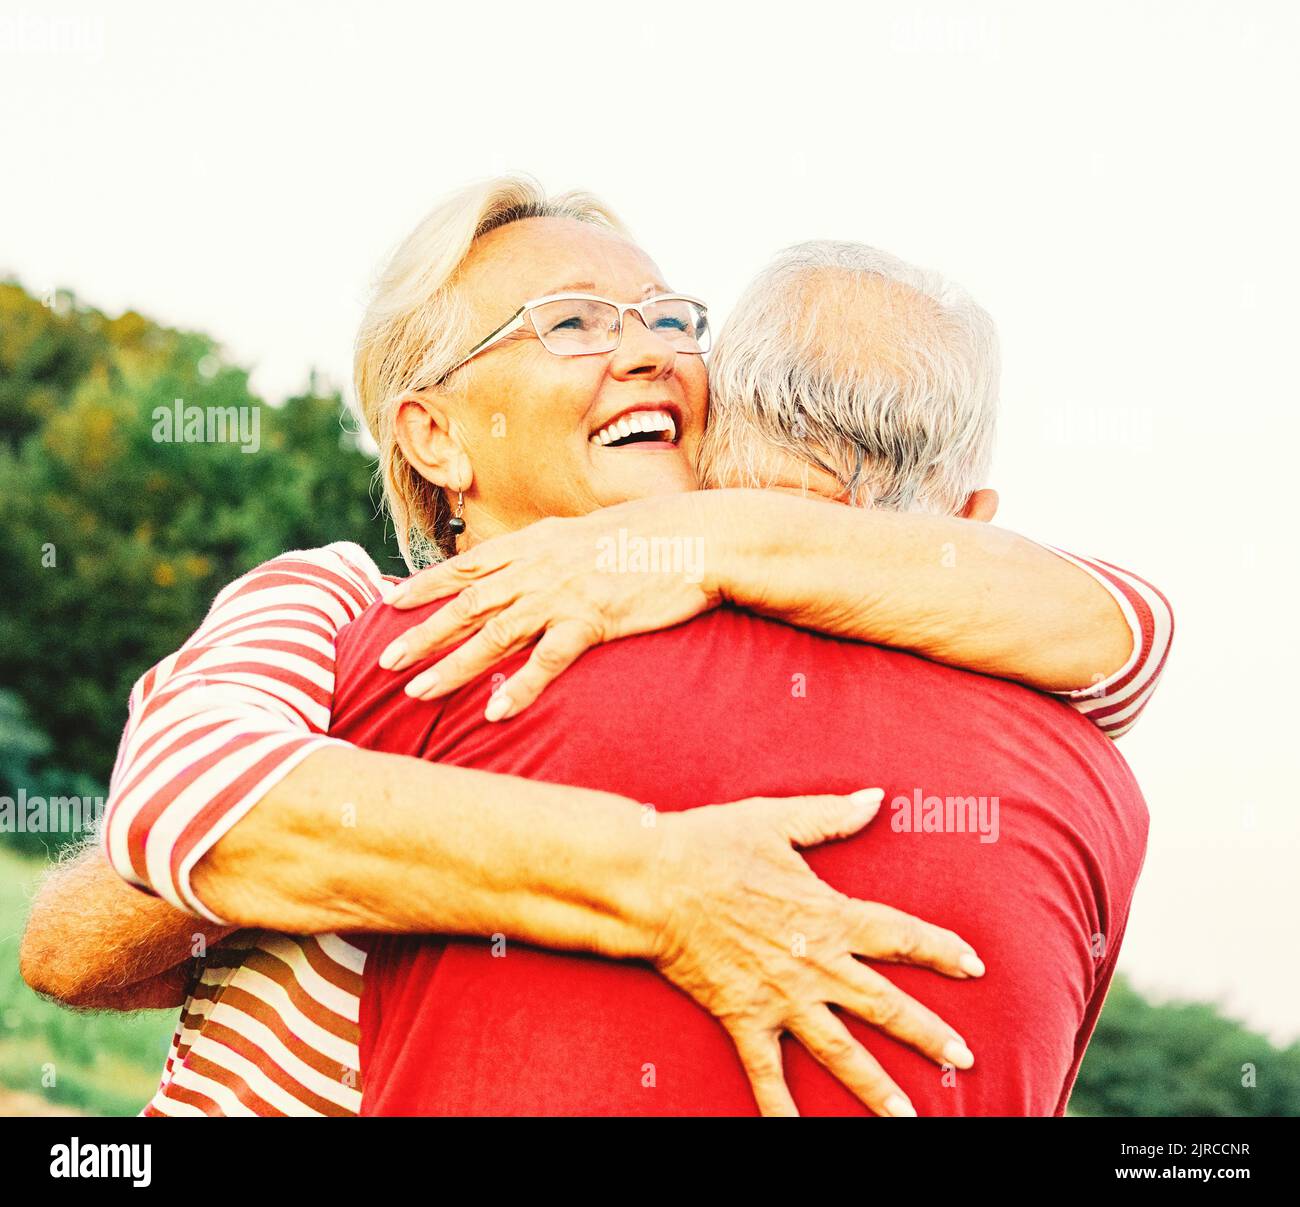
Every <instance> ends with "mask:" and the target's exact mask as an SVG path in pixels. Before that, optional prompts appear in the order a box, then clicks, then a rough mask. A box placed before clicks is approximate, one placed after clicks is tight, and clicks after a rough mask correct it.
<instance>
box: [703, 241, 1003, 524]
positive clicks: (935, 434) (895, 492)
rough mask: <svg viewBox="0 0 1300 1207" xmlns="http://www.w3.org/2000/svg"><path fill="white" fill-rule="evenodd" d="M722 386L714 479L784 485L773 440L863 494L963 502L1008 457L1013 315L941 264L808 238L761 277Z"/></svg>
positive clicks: (889, 501)
mask: <svg viewBox="0 0 1300 1207" xmlns="http://www.w3.org/2000/svg"><path fill="white" fill-rule="evenodd" d="M709 386H710V402H709V425H708V430H707V432H706V433H705V438H704V444H703V446H702V448H701V452H700V473H701V477H702V479H703V481H704V484H705V485H708V486H758V487H762V486H767V485H769V482H767V481H764V480H763V478H764V473H763V471H762V469H761V466H762V465H763V464H764V458H763V457H762V455H761V454H762V451H763V446H764V445H768V446H775V447H776V448H777V449H778V450H780V451H784V452H786V453H788V454H789V455H791V456H792V457H794V458H796V459H798V460H801V461H804V462H806V463H809V464H812V465H815V466H817V467H818V468H820V469H822V470H825V471H827V472H828V473H831V474H833V475H834V476H835V477H836V478H838V479H839V481H840V483H841V484H842V485H843V487H844V497H845V500H846V501H847V502H849V503H851V504H854V505H856V506H874V507H882V508H888V509H890V510H894V511H928V512H935V513H941V514H945V515H951V514H953V513H955V512H957V511H959V510H960V509H961V507H962V506H963V504H964V503H965V501H966V499H967V497H968V496H969V495H970V493H971V492H972V491H974V490H976V489H978V488H979V487H980V486H981V485H983V484H984V482H985V481H986V475H987V473H988V469H989V462H990V460H991V458H992V453H993V437H994V428H995V419H996V410H997V391H998V340H997V331H996V328H995V327H994V325H993V320H992V319H991V318H990V317H989V315H988V314H987V313H986V312H985V311H984V310H983V309H982V308H981V307H980V306H978V305H977V304H976V303H975V301H974V300H973V299H972V298H971V297H970V296H969V295H968V294H967V293H966V292H965V291H964V290H962V289H961V288H960V287H959V286H957V285H954V284H952V283H951V282H949V281H946V280H944V278H943V277H941V276H940V275H939V274H938V273H934V272H929V271H927V270H925V269H921V268H914V267H913V266H912V265H910V264H906V263H904V262H903V261H902V260H899V259H898V258H896V257H895V256H891V255H889V254H888V253H886V252H882V251H877V250H876V249H875V248H873V247H867V246H866V245H865V244H861V243H842V242H830V241H817V242H812V243H800V244H796V245H795V246H794V247H790V248H787V249H786V250H785V251H783V252H781V253H780V254H779V255H778V256H777V257H776V259H775V260H773V261H772V263H771V264H769V265H768V266H767V267H766V268H765V269H764V270H763V271H762V272H761V273H759V275H758V276H757V277H756V278H755V280H754V281H753V282H752V283H751V284H750V285H749V287H748V288H747V289H746V290H745V293H744V294H743V295H742V297H741V299H740V301H739V302H738V303H737V305H736V308H735V310H734V311H733V312H732V313H731V316H730V317H729V318H728V320H727V323H726V325H725V327H724V328H723V330H722V334H721V335H720V336H719V338H718V344H717V348H716V349H715V351H714V353H713V356H712V357H711V361H710V365H709Z"/></svg>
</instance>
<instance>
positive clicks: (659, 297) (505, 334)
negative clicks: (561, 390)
mask: <svg viewBox="0 0 1300 1207" xmlns="http://www.w3.org/2000/svg"><path fill="white" fill-rule="evenodd" d="M565 301H578V302H602V303H604V304H605V305H606V306H613V307H614V309H615V310H617V311H618V339H617V340H616V341H615V342H614V346H613V347H612V348H605V349H603V350H602V351H600V352H551V349H550V348H546V341H545V340H543V339H542V333H541V332H540V331H538V330H537V324H536V323H534V324H533V325H532V326H533V334H534V335H535V336H536V337H537V339H538V341H539V342H540V343H541V345H542V347H543V348H546V350H547V352H550V353H551V355H552V356H604V355H605V354H606V353H607V352H614V351H617V349H618V347H619V345H620V344H621V343H622V342H623V316H624V315H625V314H627V312H628V311H629V310H635V311H636V315H637V318H639V319H640V320H641V325H642V326H643V327H645V329H646V330H647V331H649V330H650V324H649V323H647V322H646V321H645V315H644V314H643V313H642V311H641V307H642V306H648V305H650V303H651V302H689V303H690V304H691V305H692V306H698V307H699V308H700V311H701V313H702V314H703V315H704V321H705V324H706V325H707V324H708V321H709V307H708V303H706V302H703V301H701V300H700V299H699V298H693V297H691V295H690V294H687V293H656V294H655V295H654V296H652V297H648V298H642V299H641V301H639V302H616V301H614V300H613V299H612V298H602V297H601V296H600V295H599V294H595V293H548V294H546V295H545V296H544V297H540V298H533V299H532V300H531V301H527V302H525V303H524V304H523V305H522V306H520V307H519V309H518V310H516V311H515V312H514V314H512V315H511V316H510V317H509V318H508V319H506V321H505V322H504V323H502V324H501V326H500V327H498V328H497V329H496V330H495V331H493V332H492V334H491V335H489V336H487V337H486V338H485V339H483V340H481V341H480V342H479V343H477V344H475V346H474V347H473V348H472V349H471V350H470V351H469V352H468V353H467V354H466V355H465V356H464V357H463V358H462V359H461V360H459V361H457V362H456V363H455V364H454V365H452V367H451V368H450V369H448V370H447V371H446V372H445V373H444V374H443V375H442V376H441V377H440V378H439V379H438V384H439V385H441V384H442V383H443V382H444V381H446V380H447V378H449V377H450V376H451V375H452V374H453V373H455V372H456V371H457V370H458V369H463V368H464V367H465V366H466V365H467V364H469V362H470V361H472V360H473V359H474V358H475V357H476V356H480V355H482V353H484V352H486V351H487V350H488V349H489V348H494V347H496V345H497V344H499V343H501V342H502V341H503V340H507V339H509V338H510V337H511V336H512V335H514V333H515V332H516V331H518V330H519V329H520V328H521V327H523V325H524V323H525V322H526V321H528V312H529V311H530V310H532V309H533V307H534V306H542V305H545V304H546V303H547V302H565ZM686 355H687V356H704V355H706V354H705V352H704V351H703V350H701V351H699V352H690V351H687V352H686Z"/></svg>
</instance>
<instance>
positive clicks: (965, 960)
mask: <svg viewBox="0 0 1300 1207" xmlns="http://www.w3.org/2000/svg"><path fill="white" fill-rule="evenodd" d="M957 967H958V968H960V969H961V970H962V972H964V973H965V974H966V975H967V976H983V975H984V961H983V960H981V959H980V958H979V956H977V955H976V954H975V953H974V952H973V951H968V952H965V953H964V954H963V955H962V957H961V959H959V960H958V961H957Z"/></svg>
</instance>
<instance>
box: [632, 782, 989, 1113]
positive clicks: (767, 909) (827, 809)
mask: <svg viewBox="0 0 1300 1207" xmlns="http://www.w3.org/2000/svg"><path fill="white" fill-rule="evenodd" d="M881 796H882V794H881V792H880V791H879V789H871V790H869V791H866V792H858V793H855V794H854V795H853V796H851V797H843V796H822V797H790V798H788V799H766V798H756V799H753V800H747V801H741V802H737V803H735V804H730V805H721V806H716V805H715V806H711V807H705V808H701V809H689V810H686V811H685V812H682V813H668V814H664V815H662V816H661V817H657V818H656V821H657V823H658V824H659V825H660V826H662V827H663V834H662V839H663V847H662V850H663V854H662V855H661V868H662V871H661V874H660V879H661V882H662V884H663V885H664V886H666V887H665V890H664V891H665V892H666V893H667V904H666V907H665V916H666V917H667V919H668V921H667V923H666V925H665V926H664V929H663V931H662V935H661V942H660V945H659V949H658V951H657V952H656V955H655V965H656V967H657V968H658V970H659V971H660V973H661V974H662V975H663V976H665V977H667V978H668V979H669V980H670V981H672V982H673V983H674V984H675V985H677V986H678V987H679V988H681V989H683V990H684V991H685V992H687V993H688V994H690V996H691V997H692V998H694V999H695V1001H696V1002H698V1003H699V1004H700V1005H701V1006H703V1007H704V1008H705V1009H707V1010H708V1011H709V1012H710V1013H711V1014H713V1015H714V1016H715V1017H716V1018H718V1020H719V1021H720V1022H721V1023H722V1025H723V1026H724V1027H726V1029H727V1031H728V1033H729V1034H730V1035H731V1038H732V1040H733V1041H734V1042H735V1045H736V1049H737V1051H738V1052H739V1054H740V1059H741V1062H742V1063H743V1064H744V1066H745V1071H746V1073H747V1075H748V1076H749V1080H750V1085H751V1086H752V1087H753V1091H754V1097H755V1098H756V1099H757V1101H758V1105H759V1109H760V1110H761V1111H762V1113H763V1114H764V1115H794V1114H797V1113H798V1111H797V1109H796V1107H795V1103H794V1100H793V1098H792V1097H791V1096H790V1091H789V1089H788V1088H787V1087H786V1084H785V1078H784V1075H783V1073H782V1067H781V1035H782V1033H783V1032H785V1031H789V1032H790V1033H791V1034H792V1035H794V1037H795V1038H796V1039H797V1040H799V1042H800V1043H802V1044H803V1045H804V1047H806V1048H807V1049H808V1050H809V1052H811V1053H812V1055H813V1056H814V1057H815V1058H816V1059H817V1060H818V1061H819V1062H820V1063H821V1064H822V1065H824V1066H825V1067H826V1069H827V1070H829V1071H830V1072H831V1073H832V1074H833V1075H834V1076H835V1077H836V1078H838V1079H839V1080H840V1081H842V1082H843V1083H844V1084H845V1085H846V1086H847V1087H848V1088H849V1089H850V1090H851V1091H852V1092H853V1093H854V1094H855V1095H856V1096H857V1097H858V1098H860V1099H861V1100H862V1101H863V1102H864V1103H865V1104H866V1105H867V1106H868V1107H869V1108H870V1109H871V1110H873V1111H874V1112H875V1113H876V1114H878V1115H893V1116H908V1115H915V1114H916V1111H915V1110H914V1109H913V1107H912V1105H911V1103H910V1101H909V1100H908V1098H907V1095H906V1094H904V1093H903V1091H902V1090H901V1089H900V1088H899V1086H898V1085H897V1084H896V1083H895V1082H894V1081H893V1080H892V1079H891V1078H890V1076H889V1075H888V1074H887V1073H886V1072H885V1070H884V1069H883V1068H882V1067H881V1066H880V1064H879V1062H878V1061H876V1060H875V1059H874V1058H873V1057H872V1056H871V1055H870V1054H869V1053H868V1052H867V1050H866V1049H865V1048H864V1047H863V1046H862V1045H861V1044H860V1043H858V1041H857V1040H856V1039H854V1037H853V1035H852V1034H851V1033H850V1032H849V1030H848V1028H847V1027H845V1025H844V1023H843V1022H842V1021H841V1020H840V1019H839V1018H838V1017H837V1016H836V1015H835V1014H834V1013H833V1012H832V1011H831V1009H830V1007H831V1006H832V1005H834V1006H839V1007H841V1008H842V1009H844V1010H847V1011H849V1012H850V1013H852V1014H855V1015H857V1016H858V1017H859V1018H861V1019H863V1020H865V1021H866V1022H869V1023H872V1024H874V1025H876V1026H878V1027H880V1028H881V1029H882V1030H884V1031H886V1032H888V1033H889V1034H891V1035H893V1036H894V1037H895V1038H896V1039H899V1040H901V1041H902V1042H904V1043H907V1044H910V1045H911V1046H912V1047H914V1048H916V1049H917V1050H918V1051H920V1052H923V1053H924V1054H925V1055H927V1056H929V1057H930V1058H931V1059H933V1060H935V1061H936V1062H938V1063H940V1064H944V1063H946V1064H951V1065H954V1066H955V1067H957V1068H959V1069H966V1068H970V1066H971V1064H972V1063H973V1062H974V1057H973V1056H972V1055H971V1053H970V1051H969V1049H968V1048H967V1047H966V1043H965V1041H964V1040H963V1039H962V1038H961V1036H960V1035H958V1034H957V1033H956V1032H955V1031H954V1030H953V1029H952V1028H951V1027H950V1026H948V1024H947V1023H945V1022H944V1021H943V1020H942V1019H941V1018H939V1017H938V1016H937V1015H935V1014H934V1013H932V1012H931V1011H929V1010H927V1009H926V1008H925V1007H924V1006H922V1005H920V1004H919V1003H918V1002H916V1001H914V1000H913V999H912V998H910V997H908V995H907V994H905V993H903V992H902V991H901V990H899V989H897V988H895V987H894V986H893V985H892V984H891V983H890V982H889V981H887V980H886V979H885V978H884V977H883V976H881V975H880V974H879V973H877V972H875V971H873V970H872V969H871V968H869V967H867V966H866V965H865V964H862V963H860V962H859V961H858V960H856V959H854V956H855V955H859V956H866V957H868V958H870V959H875V960H888V961H892V962H896V963H908V964H916V965H918V966H921V967H926V968H932V969H934V970H935V971H937V972H942V973H944V974H946V975H948V976H952V977H970V976H980V975H982V974H983V972H984V966H983V964H982V963H981V962H980V960H979V957H978V956H977V955H976V954H975V952H974V951H973V949H972V948H971V947H970V946H969V945H968V944H967V943H966V942H965V941H964V940H963V939H961V938H959V937H958V936H957V935H955V934H953V932H952V931H949V930H944V929H942V928H940V927H937V926H931V925H930V924H929V923H927V922H922V921H920V920H919V919H917V918H913V917H912V916H911V915H909V914H904V913H901V912H899V911H898V910H895V909H890V908H889V907H888V906H884V905H877V904H874V903H873V902H868V901H859V900H856V899H855V898H852V897H847V896H845V895H844V894H842V893H839V892H836V891H835V890H834V889H833V888H831V887H830V886H829V885H828V884H826V883H825V882H824V881H822V880H820V879H819V878H818V877H817V876H816V875H815V874H814V873H813V871H812V869H811V868H809V867H808V865H807V863H805V862H804V860H803V859H802V858H801V857H800V856H799V855H798V853H797V852H796V851H795V850H794V849H793V848H794V846H811V845H814V844H816V843H820V842H825V841H826V840H828V839H832V838H842V837H845V836H847V835H849V834H852V833H854V832H856V831H857V830H859V829H861V828H862V826H864V825H865V824H866V823H867V822H868V821H869V820H870V819H871V818H872V817H873V816H874V815H875V813H876V811H877V810H878V809H879V807H880V800H881Z"/></svg>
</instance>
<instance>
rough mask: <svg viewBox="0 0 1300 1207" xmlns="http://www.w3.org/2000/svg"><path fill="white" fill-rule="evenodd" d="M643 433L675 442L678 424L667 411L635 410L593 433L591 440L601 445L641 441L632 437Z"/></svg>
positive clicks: (670, 442)
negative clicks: (633, 439)
mask: <svg viewBox="0 0 1300 1207" xmlns="http://www.w3.org/2000/svg"><path fill="white" fill-rule="evenodd" d="M642 435H653V436H658V437H660V438H661V439H663V440H666V441H667V442H668V443H669V444H675V443H676V441H677V424H676V423H675V422H674V420H673V417H672V416H671V415H670V414H669V413H668V412H667V411H633V412H632V413H631V414H628V415H624V416H623V417H622V418H621V419H616V420H615V421H614V422H613V423H609V424H606V425H605V426H604V427H603V428H601V429H600V431H598V432H595V433H593V434H592V436H591V437H590V441H591V443H592V444H600V445H606V444H623V443H628V442H634V443H640V441H632V440H631V438H632V437H635V436H642Z"/></svg>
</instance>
